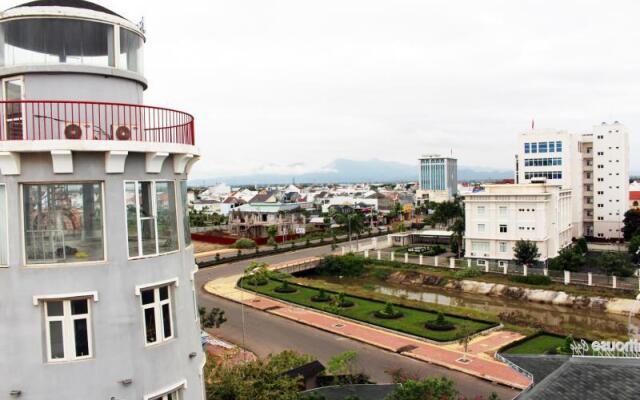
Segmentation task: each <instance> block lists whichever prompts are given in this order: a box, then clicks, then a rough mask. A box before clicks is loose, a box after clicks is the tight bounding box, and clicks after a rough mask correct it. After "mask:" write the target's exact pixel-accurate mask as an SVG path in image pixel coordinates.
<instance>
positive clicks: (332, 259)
mask: <svg viewBox="0 0 640 400" xmlns="http://www.w3.org/2000/svg"><path fill="white" fill-rule="evenodd" d="M364 266H365V258H364V257H361V256H357V255H355V254H352V253H349V254H347V255H344V256H326V257H325V258H324V259H323V260H322V261H320V264H319V265H318V267H317V268H316V271H317V273H318V274H319V275H325V276H350V277H358V276H360V275H362V274H363V273H364V269H365V268H364Z"/></svg>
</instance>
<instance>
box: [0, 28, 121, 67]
mask: <svg viewBox="0 0 640 400" xmlns="http://www.w3.org/2000/svg"><path fill="white" fill-rule="evenodd" d="M0 28H1V29H0V31H1V32H2V33H0V45H2V52H1V53H2V58H1V59H0V61H3V64H2V65H3V66H17V65H34V64H83V65H98V66H110V67H113V66H114V65H115V64H114V60H115V59H114V55H115V50H114V45H113V37H114V35H113V25H108V24H102V23H99V22H93V21H82V20H76V19H61V18H30V19H19V20H13V21H7V22H4V23H2V24H1V25H0Z"/></svg>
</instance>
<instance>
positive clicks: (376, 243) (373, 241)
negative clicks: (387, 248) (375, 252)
mask: <svg viewBox="0 0 640 400" xmlns="http://www.w3.org/2000/svg"><path fill="white" fill-rule="evenodd" d="M371 245H372V246H373V248H374V249H377V248H378V238H377V237H374V238H371Z"/></svg>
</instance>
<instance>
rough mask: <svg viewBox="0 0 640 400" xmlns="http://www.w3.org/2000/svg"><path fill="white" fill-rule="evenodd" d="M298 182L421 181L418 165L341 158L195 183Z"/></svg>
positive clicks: (463, 171)
mask: <svg viewBox="0 0 640 400" xmlns="http://www.w3.org/2000/svg"><path fill="white" fill-rule="evenodd" d="M512 177H513V171H510V170H492V169H485V168H475V167H464V166H458V180H461V181H468V180H491V179H506V178H512ZM294 180H295V182H297V183H358V182H370V183H390V182H408V181H417V180H418V165H417V164H416V165H409V164H403V163H398V162H393V161H383V160H378V159H372V160H367V161H356V160H347V159H337V160H335V161H333V162H332V163H330V164H328V165H326V166H324V167H322V168H320V169H319V170H318V171H317V172H305V173H299V174H285V173H256V174H251V175H236V176H216V177H210V178H207V179H197V180H194V181H193V182H192V183H193V184H197V185H211V184H214V183H219V182H226V183H228V184H230V185H253V184H258V185H260V184H262V185H264V184H286V183H291V182H293V181H294Z"/></svg>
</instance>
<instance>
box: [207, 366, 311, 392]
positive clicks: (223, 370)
mask: <svg viewBox="0 0 640 400" xmlns="http://www.w3.org/2000/svg"><path fill="white" fill-rule="evenodd" d="M282 364H283V363H282V362H281V361H280V360H279V361H277V362H274V364H271V363H270V362H269V360H266V361H263V360H258V361H250V362H246V363H241V364H236V365H225V364H222V365H214V363H213V362H207V365H206V366H205V374H206V375H205V376H206V379H205V382H206V386H207V400H272V399H278V400H298V399H299V393H298V390H299V384H300V378H291V377H288V376H286V375H283V374H282V373H283V372H284V371H283V370H281V369H280V368H279V367H280V366H281V365H282Z"/></svg>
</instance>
